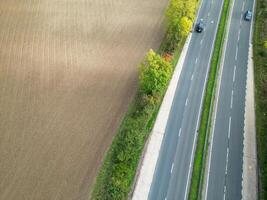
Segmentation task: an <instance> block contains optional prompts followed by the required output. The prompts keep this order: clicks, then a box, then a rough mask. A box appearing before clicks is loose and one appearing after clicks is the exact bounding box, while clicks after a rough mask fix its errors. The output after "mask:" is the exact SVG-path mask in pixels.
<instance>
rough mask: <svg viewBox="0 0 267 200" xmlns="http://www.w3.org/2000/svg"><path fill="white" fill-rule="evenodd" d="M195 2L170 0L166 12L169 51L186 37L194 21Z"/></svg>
mask: <svg viewBox="0 0 267 200" xmlns="http://www.w3.org/2000/svg"><path fill="white" fill-rule="evenodd" d="M197 2H198V1H197V0H171V1H170V3H169V6H168V8H167V10H166V18H167V40H168V42H169V50H173V49H174V48H175V47H176V45H177V43H178V42H179V41H180V40H181V39H183V38H184V37H186V36H187V35H188V33H189V32H190V30H191V29H192V24H193V21H194V19H195V10H196V6H197Z"/></svg>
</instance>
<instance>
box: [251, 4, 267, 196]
mask: <svg viewBox="0 0 267 200" xmlns="http://www.w3.org/2000/svg"><path fill="white" fill-rule="evenodd" d="M253 61H254V81H255V105H256V106H255V108H256V137H257V157H258V177H259V190H258V191H259V192H258V194H259V195H258V196H259V199H260V200H264V199H267V156H266V155H267V1H266V0H257V3H256V10H255V26H254V37H253Z"/></svg>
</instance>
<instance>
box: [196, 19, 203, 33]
mask: <svg viewBox="0 0 267 200" xmlns="http://www.w3.org/2000/svg"><path fill="white" fill-rule="evenodd" d="M195 30H196V32H198V33H201V32H202V31H203V30H204V23H203V22H202V21H201V22H198V23H197V24H196V27H195Z"/></svg>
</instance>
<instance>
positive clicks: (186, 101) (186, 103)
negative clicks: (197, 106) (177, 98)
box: [185, 98, 188, 106]
mask: <svg viewBox="0 0 267 200" xmlns="http://www.w3.org/2000/svg"><path fill="white" fill-rule="evenodd" d="M187 103H188V98H187V99H186V101H185V106H187Z"/></svg>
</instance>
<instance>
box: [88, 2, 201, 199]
mask: <svg viewBox="0 0 267 200" xmlns="http://www.w3.org/2000/svg"><path fill="white" fill-rule="evenodd" d="M197 5H198V0H191V1H188V0H171V1H170V3H169V6H168V8H167V10H166V35H165V38H164V40H163V42H162V45H161V46H160V48H159V50H158V53H155V52H154V51H153V50H150V51H149V52H148V53H147V55H146V57H145V58H144V60H143V62H142V63H141V64H140V66H139V87H138V91H137V94H136V97H135V98H134V100H133V102H132V104H131V105H130V107H129V110H128V112H127V113H126V115H125V117H124V119H123V121H122V123H121V125H120V128H119V129H118V132H117V134H116V136H115V137H114V139H113V142H112V144H111V146H110V148H109V150H108V152H107V153H106V156H105V159H104V162H103V165H102V167H101V169H100V171H99V174H98V177H97V179H96V183H95V185H94V188H93V191H92V194H91V199H95V200H112V199H114V200H119V199H127V197H128V194H129V192H130V190H131V188H132V184H133V181H134V178H135V174H136V170H137V167H138V163H139V160H140V157H141V154H142V151H143V148H144V145H145V143H146V140H147V138H148V136H149V133H150V132H151V129H152V127H153V125H154V122H155V119H156V116H157V113H158V110H159V108H160V105H161V102H162V99H163V97H164V94H165V92H166V89H167V86H168V83H169V80H170V79H171V76H172V73H173V70H174V68H175V66H176V63H177V61H178V59H179V56H180V52H181V49H182V47H183V45H184V42H185V38H186V37H187V35H188V34H189V32H190V30H191V28H192V22H193V20H194V16H195V11H196V8H197Z"/></svg>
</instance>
